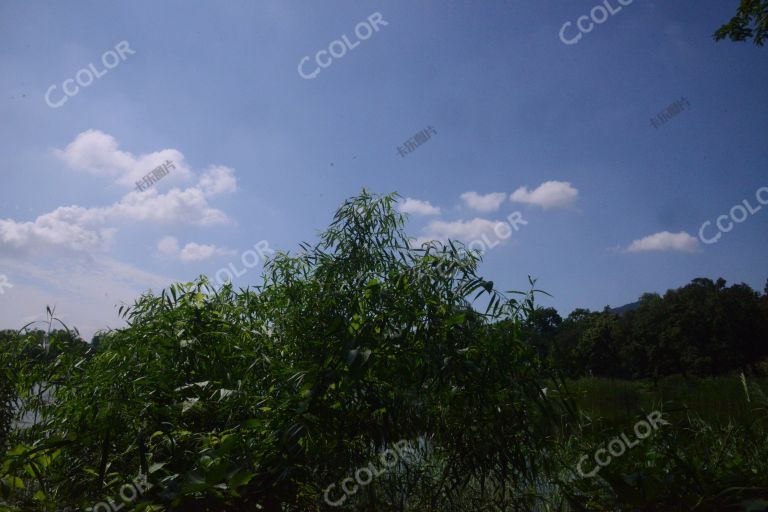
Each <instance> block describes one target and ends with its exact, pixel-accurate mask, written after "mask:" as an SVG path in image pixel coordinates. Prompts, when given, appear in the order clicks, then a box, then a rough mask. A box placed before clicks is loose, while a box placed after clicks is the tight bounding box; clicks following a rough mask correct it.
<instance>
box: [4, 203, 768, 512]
mask: <svg viewBox="0 0 768 512" xmlns="http://www.w3.org/2000/svg"><path fill="white" fill-rule="evenodd" d="M396 199H397V198H396V196H393V195H386V196H376V195H371V194H368V193H366V192H364V193H363V194H361V195H360V196H358V197H355V198H352V199H350V200H348V201H347V202H346V203H345V204H344V205H343V206H342V207H341V208H340V209H339V211H338V212H337V214H336V216H335V218H334V220H333V222H332V224H331V225H330V227H329V228H328V229H327V230H326V231H325V232H324V233H323V234H322V236H321V238H320V241H319V242H318V243H317V244H315V245H309V244H302V245H301V249H300V250H299V251H298V252H296V253H278V254H277V255H275V257H274V258H273V259H272V260H271V261H270V262H269V263H268V264H267V266H266V268H265V271H264V276H263V279H264V281H263V283H261V284H259V285H258V286H255V287H252V288H248V289H240V290H234V289H233V288H232V286H231V285H225V286H223V287H221V288H220V289H216V288H214V287H212V286H211V285H210V284H209V283H208V281H207V279H206V278H205V277H201V278H200V279H199V280H197V281H195V282H190V283H181V284H176V285H173V286H172V287H170V288H169V289H166V290H163V291H162V292H161V293H159V294H151V293H148V294H146V295H144V296H142V297H141V298H140V299H139V300H138V301H137V302H136V303H135V304H134V305H131V306H130V307H122V308H120V311H119V313H120V314H121V315H122V316H123V317H124V318H125V319H126V320H127V323H128V325H127V326H126V327H125V328H121V329H117V330H112V331H107V332H102V333H99V335H98V336H97V337H96V338H95V339H94V340H93V342H92V343H90V344H89V343H86V342H84V341H83V340H82V339H80V338H79V336H78V335H77V333H76V332H75V331H73V330H70V329H68V328H67V327H66V326H63V324H60V323H58V322H57V321H56V320H55V314H54V312H53V311H49V314H50V316H51V320H50V323H49V325H48V326H47V328H46V329H43V330H40V329H36V328H33V327H32V326H29V327H28V328H25V329H21V330H18V331H5V332H3V333H2V337H1V338H0V342H1V343H2V344H3V348H2V351H0V358H1V359H0V363H1V364H0V371H1V372H2V374H1V376H2V378H1V379H0V393H1V394H2V407H0V410H1V412H0V413H1V414H2V417H1V418H0V420H1V421H0V435H1V436H2V438H0V443H1V444H0V510H35V511H38V510H39V511H54V510H65V509H67V508H68V509H70V510H93V511H96V512H100V511H104V510H107V511H109V510H121V509H122V510H152V511H163V510H200V511H208V510H210V511H214V510H215V511H222V510H263V511H268V512H275V511H287V510H292V511H293V510H295V511H307V510H393V511H394V510H398V511H405V510H419V511H421V510H436V511H437V510H440V511H464V510H521V511H522V510H525V511H531V510H542V511H544V510H563V511H568V510H606V511H608V510H611V511H614V510H760V508H755V507H760V506H765V505H768V501H765V500H764V498H765V497H766V496H768V480H767V478H768V476H767V475H768V465H767V464H768V447H767V446H766V443H765V442H764V439H765V433H766V432H767V431H768V430H766V423H768V418H766V412H765V411H766V409H767V408H768V400H766V399H765V395H764V394H763V393H762V391H761V388H760V386H759V385H758V383H757V382H755V381H753V379H752V378H751V377H750V378H746V377H745V376H744V374H742V381H743V384H744V390H745V392H746V393H747V399H746V400H744V399H738V400H739V401H740V402H743V409H744V410H745V411H746V414H748V415H749V417H750V418H751V420H750V421H748V422H745V423H744V424H731V423H729V424H728V425H724V426H723V425H717V424H707V423H704V422H703V420H701V419H700V418H698V417H697V416H696V415H695V412H694V411H690V410H687V411H683V412H682V413H680V411H677V412H675V410H672V409H670V410H669V411H668V410H666V409H664V405H663V404H659V405H658V406H657V409H658V410H655V411H654V410H650V409H644V410H640V409H638V410H633V411H631V412H630V413H629V414H627V415H626V416H625V417H623V418H622V419H621V422H620V424H618V425H607V424H604V423H603V422H601V421H598V420H596V419H593V418H591V417H590V416H589V415H588V414H586V413H584V412H580V410H579V408H578V403H577V400H576V399H577V398H578V397H577V396H576V395H575V394H574V393H572V392H571V391H569V382H568V379H563V378H561V374H562V372H561V371H560V370H559V367H562V369H564V370H565V371H566V373H568V374H570V375H571V376H572V377H575V376H579V375H581V374H582V373H583V372H581V371H579V369H580V368H581V367H582V366H581V365H583V367H584V368H587V369H588V371H589V372H591V373H592V374H593V375H615V376H645V375H652V376H655V377H658V376H660V375H664V374H666V373H669V372H679V371H682V370H683V368H686V371H688V372H690V373H714V372H716V371H717V372H719V371H724V369H727V368H740V367H748V366H750V365H754V363H756V362H757V361H758V360H759V359H760V357H762V356H764V355H765V354H764V350H765V348H764V345H765V344H764V338H760V337H761V336H764V335H765V330H764V325H765V324H764V322H765V318H766V317H765V306H766V298H765V296H763V297H760V296H758V295H757V294H756V293H755V292H753V291H751V290H750V289H749V288H748V287H746V286H743V285H737V286H732V287H730V288H726V287H725V285H724V283H723V282H722V281H718V282H717V283H713V282H711V281H708V280H696V281H694V282H693V283H692V284H691V285H688V286H686V287H684V288H682V289H680V290H675V291H670V292H668V293H667V294H666V295H665V296H664V297H663V298H662V297H658V296H653V295H646V296H644V297H643V298H642V300H641V301H640V305H639V307H637V308H636V309H634V310H633V311H628V312H624V313H622V314H614V313H611V312H609V311H606V312H603V313H590V312H587V311H582V310H579V311H576V312H574V313H573V314H572V315H570V316H569V317H568V318H566V319H565V320H562V321H561V320H560V319H559V317H558V316H557V315H556V313H554V311H552V310H548V309H537V308H536V307H535V297H536V295H537V292H536V291H535V290H533V289H532V290H529V291H523V292H501V291H500V290H497V289H496V288H495V287H494V284H493V283H492V282H490V281H488V280H486V279H484V278H482V277H481V276H480V275H479V274H478V264H479V262H480V259H479V256H478V255H477V254H474V253H472V252H471V251H465V250H463V248H462V246H461V245H460V244H455V243H453V242H451V243H448V244H446V245H444V244H441V243H439V242H432V243H429V244H426V245H424V246H421V247H419V248H414V247H412V244H411V242H410V241H409V238H408V237H407V236H406V234H405V233H404V231H403V226H404V218H403V216H402V215H401V214H400V213H398V212H397V210H396V209H395V207H394V206H395V202H396ZM531 284H532V285H533V282H532V283H531ZM475 299H478V300H479V301H480V302H477V301H476V300H475ZM479 303H482V304H484V305H485V307H483V308H480V309H478V308H477V306H476V305H477V304H479ZM761 322H763V323H761ZM659 352H661V353H662V354H663V355H661V354H659ZM657 361H658V362H659V363H658V364H657ZM721 364H722V365H723V366H720V365H721ZM649 421H653V422H654V423H653V426H654V428H653V429H651V428H650V427H648V425H649V424H650V423H648V422H649ZM632 425H641V426H642V425H646V427H647V428H648V429H650V430H648V431H647V432H646V434H645V435H643V436H638V440H635V443H636V445H638V446H635V445H631V446H633V447H634V448H633V449H632V450H628V451H627V453H626V454H625V453H624V450H622V451H621V454H620V455H622V456H621V457H619V456H615V457H614V460H613V461H612V462H611V463H610V464H605V465H604V467H602V466H603V464H602V463H601V462H599V461H601V460H602V459H600V458H599V457H598V456H597V455H595V460H597V461H598V463H599V464H600V467H597V466H595V463H594V462H591V464H590V463H589V462H588V463H587V464H588V465H589V468H591V467H592V466H595V467H596V469H594V470H591V471H590V472H589V473H588V474H587V473H585V471H584V468H583V466H585V461H589V460H591V457H592V454H593V453H597V454H599V453H600V447H601V446H604V445H605V443H607V442H609V441H610V440H611V439H612V438H615V439H618V438H616V437H615V436H617V435H618V434H619V433H620V432H622V431H624V432H632V428H633V427H632ZM668 425H672V426H668ZM651 431H653V434H652V435H651V434H650V432H651ZM634 432H638V430H637V427H635V430H634ZM640 432H641V433H642V432H643V431H642V429H641V430H640ZM645 437H647V439H646V438H645ZM615 439H614V440H615ZM641 440H642V443H641ZM610 446H611V445H609V447H610ZM713 447H714V448H716V449H715V450H713ZM395 448H397V449H398V451H397V452H395V451H394V449H395ZM614 448H615V447H613V448H611V453H612V454H614V455H615V450H614ZM595 450H597V452H595ZM603 452H605V450H603ZM395 453H397V454H398V456H395V455H393V454H395ZM387 454H389V456H390V457H394V460H393V461H392V464H389V463H387V462H386V461H387V460H392V459H387V457H388V455H387ZM406 454H407V455H409V457H405V456H404V455H406ZM374 461H376V462H375V463H376V466H374ZM379 461H381V462H379ZM382 464H385V465H382ZM696 468H706V469H705V470H704V471H701V470H699V469H696ZM598 471H599V474H598ZM366 475H367V476H366ZM595 475H598V476H595ZM353 477H354V478H353Z"/></svg>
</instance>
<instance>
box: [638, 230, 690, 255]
mask: <svg viewBox="0 0 768 512" xmlns="http://www.w3.org/2000/svg"><path fill="white" fill-rule="evenodd" d="M698 250H699V241H698V240H697V239H696V238H694V237H693V236H691V235H689V234H688V233H686V232H685V231H681V232H679V233H670V232H669V231H662V232H661V233H655V234H653V235H649V236H646V237H644V238H640V239H638V240H635V241H633V242H632V243H631V244H629V246H628V247H627V249H626V251H627V252H650V251H660V252H667V251H677V252H688V253H693V252H696V251H698Z"/></svg>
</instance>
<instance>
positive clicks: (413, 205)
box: [398, 197, 440, 215]
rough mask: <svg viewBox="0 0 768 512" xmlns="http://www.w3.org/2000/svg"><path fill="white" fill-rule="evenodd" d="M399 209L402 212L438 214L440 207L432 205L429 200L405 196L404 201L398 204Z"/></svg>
mask: <svg viewBox="0 0 768 512" xmlns="http://www.w3.org/2000/svg"><path fill="white" fill-rule="evenodd" d="M398 208H399V210H400V211H401V212H403V213H413V214H416V215H439V214H440V208H438V207H436V206H432V205H431V204H430V202H429V201H420V200H418V199H412V198H410V197H406V198H405V201H404V202H403V203H401V204H400V205H399V207H398Z"/></svg>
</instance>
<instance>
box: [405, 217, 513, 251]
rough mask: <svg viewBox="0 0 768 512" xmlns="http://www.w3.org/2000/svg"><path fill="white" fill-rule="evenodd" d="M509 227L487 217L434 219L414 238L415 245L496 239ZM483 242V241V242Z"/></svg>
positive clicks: (508, 230)
mask: <svg viewBox="0 0 768 512" xmlns="http://www.w3.org/2000/svg"><path fill="white" fill-rule="evenodd" d="M510 231H511V228H509V225H507V224H506V223H504V222H500V221H492V220H488V219H481V218H474V219H472V220H457V221H452V222H447V221H442V220H435V221H432V222H430V223H429V224H427V226H426V227H425V228H424V235H423V236H420V237H419V238H417V239H416V245H417V246H419V245H421V244H422V243H424V242H429V241H431V240H439V241H442V242H445V241H446V240H449V239H450V240H459V241H461V242H464V243H466V244H469V243H471V242H473V241H475V240H481V241H483V237H485V240H490V241H496V240H499V239H501V238H502V237H501V234H504V233H507V234H508V233H509V232H510ZM484 243H485V242H484Z"/></svg>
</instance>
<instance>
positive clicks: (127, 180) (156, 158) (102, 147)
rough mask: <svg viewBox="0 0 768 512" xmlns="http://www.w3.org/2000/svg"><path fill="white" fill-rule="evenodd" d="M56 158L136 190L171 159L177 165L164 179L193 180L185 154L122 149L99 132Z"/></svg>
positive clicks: (74, 143) (79, 140)
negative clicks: (139, 153) (158, 167)
mask: <svg viewBox="0 0 768 512" xmlns="http://www.w3.org/2000/svg"><path fill="white" fill-rule="evenodd" d="M54 153H55V154H56V156H58V157H59V158H60V159H61V160H62V161H64V162H65V163H66V164H67V165H68V166H69V167H70V168H72V169H74V170H77V171H83V172H88V173H90V174H94V175H97V176H109V177H111V178H113V179H114V181H115V183H117V184H119V185H122V186H125V187H129V188H133V187H135V185H136V182H137V181H140V180H141V178H142V177H143V176H144V175H146V174H147V173H149V172H151V171H152V170H153V169H155V168H156V167H157V166H159V165H161V164H162V163H164V162H165V161H167V160H170V161H171V162H173V166H174V167H172V168H171V169H170V174H169V175H168V176H167V177H165V178H163V180H168V181H169V182H170V181H172V180H173V179H174V178H184V179H186V178H189V177H191V176H192V175H193V173H192V171H191V170H190V169H189V168H188V167H187V166H186V165H185V163H184V155H183V154H182V153H181V152H180V151H178V150H175V149H162V150H160V151H155V152H153V153H148V154H146V155H139V156H134V155H133V154H131V153H129V152H127V151H122V150H120V149H118V144H117V141H116V140H115V138H114V137H112V136H111V135H108V134H106V133H104V132H101V131H99V130H87V131H84V132H82V133H80V134H78V135H77V137H75V140H73V141H72V142H70V143H69V144H68V145H67V147H65V148H64V149H63V150H60V149H57V150H54Z"/></svg>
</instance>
